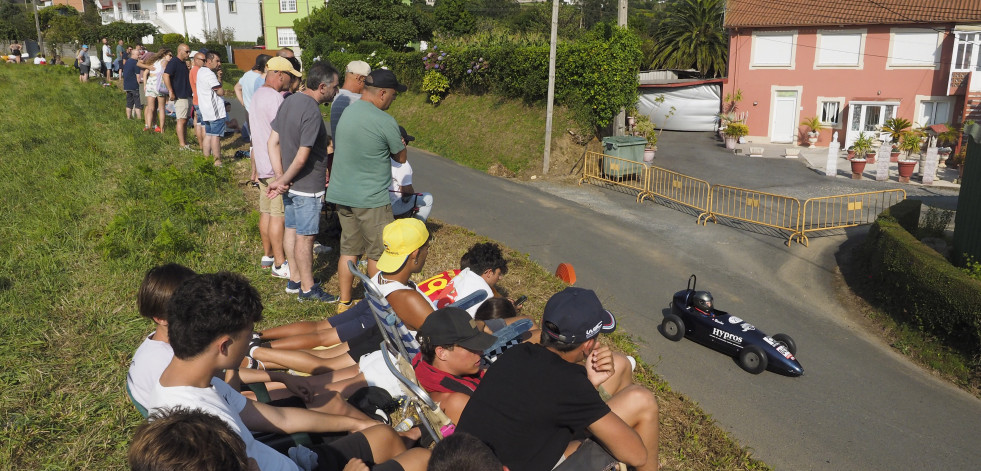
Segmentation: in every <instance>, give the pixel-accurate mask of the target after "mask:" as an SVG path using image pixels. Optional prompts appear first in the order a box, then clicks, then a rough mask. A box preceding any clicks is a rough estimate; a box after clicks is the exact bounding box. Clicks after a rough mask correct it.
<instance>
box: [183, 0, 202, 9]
mask: <svg viewBox="0 0 981 471" xmlns="http://www.w3.org/2000/svg"><path fill="white" fill-rule="evenodd" d="M181 3H183V4H184V11H196V10H197V9H198V2H197V0H183V1H182V2H181Z"/></svg>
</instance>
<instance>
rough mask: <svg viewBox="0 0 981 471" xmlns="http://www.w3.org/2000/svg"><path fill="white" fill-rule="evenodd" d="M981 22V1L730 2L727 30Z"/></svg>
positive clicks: (731, 0)
mask: <svg viewBox="0 0 981 471" xmlns="http://www.w3.org/2000/svg"><path fill="white" fill-rule="evenodd" d="M922 23H934V24H936V23H948V24H949V23H981V0H726V20H725V25H726V27H727V28H737V27H782V26H837V25H842V26H844V25H875V24H888V25H895V24H922Z"/></svg>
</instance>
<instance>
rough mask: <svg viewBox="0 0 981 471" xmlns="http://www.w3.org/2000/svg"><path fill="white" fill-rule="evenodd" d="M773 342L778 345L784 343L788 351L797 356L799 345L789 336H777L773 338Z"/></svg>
mask: <svg viewBox="0 0 981 471" xmlns="http://www.w3.org/2000/svg"><path fill="white" fill-rule="evenodd" d="M773 340H774V341H775V342H777V343H782V344H783V346H784V347H787V350H790V354H791V355H796V354H797V343H796V342H794V339H792V338H790V336H789V335H787V334H777V335H774V336H773Z"/></svg>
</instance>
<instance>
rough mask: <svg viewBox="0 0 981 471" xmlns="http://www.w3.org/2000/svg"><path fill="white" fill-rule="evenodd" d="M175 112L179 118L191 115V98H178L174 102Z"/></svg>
mask: <svg viewBox="0 0 981 471" xmlns="http://www.w3.org/2000/svg"><path fill="white" fill-rule="evenodd" d="M174 113H175V114H177V119H185V120H186V119H187V117H188V116H190V115H191V100H190V99H189V98H178V99H177V101H175V102H174Z"/></svg>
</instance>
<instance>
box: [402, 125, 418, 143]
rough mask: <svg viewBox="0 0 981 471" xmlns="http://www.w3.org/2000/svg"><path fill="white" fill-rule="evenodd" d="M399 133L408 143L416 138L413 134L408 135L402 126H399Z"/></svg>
mask: <svg viewBox="0 0 981 471" xmlns="http://www.w3.org/2000/svg"><path fill="white" fill-rule="evenodd" d="M399 133H400V134H402V139H405V142H406V143H409V142H412V141H414V140H416V138H415V137H413V136H410V135H409V132H408V131H406V130H405V128H403V127H402V126H399Z"/></svg>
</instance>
